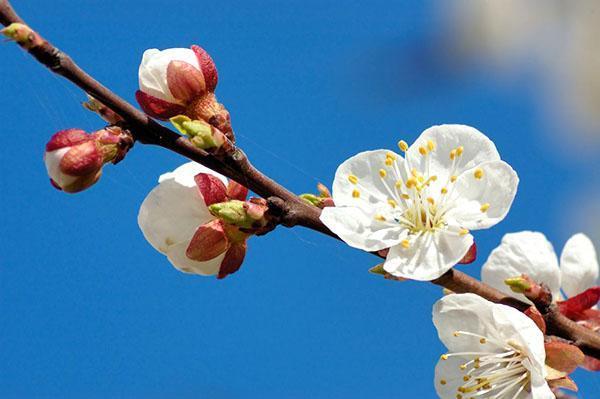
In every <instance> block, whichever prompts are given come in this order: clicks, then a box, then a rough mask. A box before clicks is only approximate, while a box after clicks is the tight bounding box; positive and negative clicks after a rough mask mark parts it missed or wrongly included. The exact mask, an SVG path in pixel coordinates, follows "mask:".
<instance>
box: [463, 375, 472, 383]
mask: <svg viewBox="0 0 600 399" xmlns="http://www.w3.org/2000/svg"><path fill="white" fill-rule="evenodd" d="M470 379H471V376H470V375H465V376H464V377H463V381H464V382H467V381H469V380H470Z"/></svg>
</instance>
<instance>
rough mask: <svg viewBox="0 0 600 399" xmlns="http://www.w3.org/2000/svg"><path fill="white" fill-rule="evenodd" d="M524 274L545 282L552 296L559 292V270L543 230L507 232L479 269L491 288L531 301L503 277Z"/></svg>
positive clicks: (556, 295) (484, 280)
mask: <svg viewBox="0 0 600 399" xmlns="http://www.w3.org/2000/svg"><path fill="white" fill-rule="evenodd" d="M521 274H527V275H528V276H529V277H531V278H532V279H533V280H534V281H537V282H540V283H545V284H546V285H548V287H549V288H550V290H551V292H552V293H553V295H554V296H555V297H556V298H558V295H559V293H560V269H559V267H558V260H557V258H556V254H555V253H554V248H553V247H552V244H551V243H550V242H549V241H548V240H547V239H546V237H545V236H544V235H543V234H542V233H537V232H532V231H522V232H519V233H510V234H506V235H505V236H504V237H503V238H502V243H501V244H500V246H498V247H497V248H496V249H494V250H493V251H492V253H491V254H490V256H489V257H488V259H487V261H486V262H485V264H484V265H483V268H482V269H481V280H482V281H483V282H484V283H486V284H489V285H491V286H492V287H494V288H496V289H498V290H500V291H502V292H504V293H505V294H507V295H512V296H514V297H517V298H519V299H520V300H522V301H525V302H527V303H531V302H530V301H529V300H528V299H527V298H525V296H524V295H522V294H516V293H514V292H513V291H511V290H510V288H508V286H507V285H506V284H504V280H506V279H507V278H511V277H518V276H520V275H521Z"/></svg>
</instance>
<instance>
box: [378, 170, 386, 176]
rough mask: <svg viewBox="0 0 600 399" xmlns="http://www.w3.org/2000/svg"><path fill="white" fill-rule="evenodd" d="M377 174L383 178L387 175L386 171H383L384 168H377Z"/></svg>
mask: <svg viewBox="0 0 600 399" xmlns="http://www.w3.org/2000/svg"><path fill="white" fill-rule="evenodd" d="M379 176H380V177H381V178H384V177H386V176H387V172H386V171H385V169H379Z"/></svg>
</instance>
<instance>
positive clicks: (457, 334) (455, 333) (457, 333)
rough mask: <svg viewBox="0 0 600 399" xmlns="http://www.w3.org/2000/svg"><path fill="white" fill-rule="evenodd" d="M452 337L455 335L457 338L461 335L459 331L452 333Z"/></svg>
mask: <svg viewBox="0 0 600 399" xmlns="http://www.w3.org/2000/svg"><path fill="white" fill-rule="evenodd" d="M452 335H454V336H455V337H458V336H459V335H460V333H459V332H458V331H454V332H453V333H452Z"/></svg>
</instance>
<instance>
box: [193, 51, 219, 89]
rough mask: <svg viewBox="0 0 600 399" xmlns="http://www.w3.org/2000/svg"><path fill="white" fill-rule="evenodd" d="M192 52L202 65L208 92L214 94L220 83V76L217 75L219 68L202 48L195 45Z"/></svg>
mask: <svg viewBox="0 0 600 399" xmlns="http://www.w3.org/2000/svg"><path fill="white" fill-rule="evenodd" d="M192 51H193V52H194V53H196V57H198V64H199V65H200V69H201V70H202V74H203V75H204V82H205V83H206V90H207V91H210V92H214V91H215V88H216V87H217V83H218V81H219V76H218V74H217V67H216V66H215V63H214V62H213V60H212V58H211V57H210V55H208V53H207V52H206V51H205V50H204V49H203V48H202V47H200V46H195V45H194V46H192Z"/></svg>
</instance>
